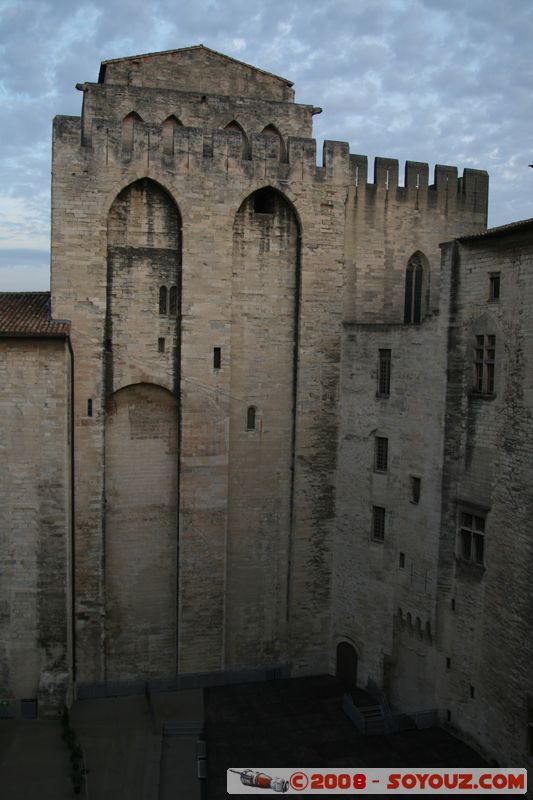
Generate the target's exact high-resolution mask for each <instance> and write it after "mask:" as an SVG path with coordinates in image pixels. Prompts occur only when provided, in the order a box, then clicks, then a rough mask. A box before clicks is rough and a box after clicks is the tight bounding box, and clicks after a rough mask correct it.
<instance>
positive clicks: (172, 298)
mask: <svg viewBox="0 0 533 800" xmlns="http://www.w3.org/2000/svg"><path fill="white" fill-rule="evenodd" d="M176 297H177V295H176V287H175V286H171V287H170V291H169V293H168V298H169V299H168V313H169V315H170V316H171V317H175V316H176Z"/></svg>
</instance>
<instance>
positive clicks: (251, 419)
mask: <svg viewBox="0 0 533 800" xmlns="http://www.w3.org/2000/svg"><path fill="white" fill-rule="evenodd" d="M246 430H247V431H255V406H248V411H247V412H246Z"/></svg>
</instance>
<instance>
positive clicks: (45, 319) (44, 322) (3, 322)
mask: <svg viewBox="0 0 533 800" xmlns="http://www.w3.org/2000/svg"><path fill="white" fill-rule="evenodd" d="M69 333H70V322H67V321H65V320H54V319H52V317H51V316H50V292H0V337H4V338H8V337H16V338H18V337H21V336H22V337H36V338H47V339H48V338H66V337H67V336H68V335H69Z"/></svg>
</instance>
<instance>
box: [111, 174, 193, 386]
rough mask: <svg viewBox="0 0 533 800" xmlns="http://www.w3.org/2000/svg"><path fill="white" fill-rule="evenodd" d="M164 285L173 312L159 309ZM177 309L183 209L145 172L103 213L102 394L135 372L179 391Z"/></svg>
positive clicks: (133, 376)
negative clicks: (171, 294) (171, 291)
mask: <svg viewBox="0 0 533 800" xmlns="http://www.w3.org/2000/svg"><path fill="white" fill-rule="evenodd" d="M163 286H164V287H176V313H175V314H173V315H169V314H167V315H161V314H160V291H161V287H163ZM180 308H181V215H180V212H179V209H178V207H177V205H176V203H175V202H174V200H173V198H172V197H171V196H170V194H169V193H168V192H167V191H166V190H165V189H163V187H162V186H160V185H159V184H158V183H156V182H155V181H153V180H150V179H148V178H143V179H141V180H138V181H135V183H132V184H130V185H129V186H127V187H126V188H125V189H123V190H122V191H121V192H120V193H119V194H118V196H117V197H116V198H115V200H114V202H113V204H112V205H111V208H110V211H109V215H108V221H107V307H106V328H105V354H106V356H105V357H106V370H105V392H106V398H109V397H110V395H111V394H112V393H113V392H114V391H116V390H117V389H119V388H120V387H121V386H125V385H127V384H130V383H135V382H137V381H139V380H140V379H141V376H142V380H149V381H152V382H153V383H158V384H162V385H164V386H168V388H170V389H172V390H173V391H175V392H176V395H177V394H178V390H179V387H178V380H179V378H178V376H179V369H178V358H179V349H180V324H179V323H180ZM159 339H164V340H165V347H164V356H163V357H161V358H160V357H159V356H157V353H158V351H159V346H158V340H159Z"/></svg>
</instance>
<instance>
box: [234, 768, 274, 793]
mask: <svg viewBox="0 0 533 800" xmlns="http://www.w3.org/2000/svg"><path fill="white" fill-rule="evenodd" d="M228 772H234V773H236V774H237V775H240V776H241V783H242V784H244V786H255V787H256V788H258V789H272V791H274V792H286V791H288V789H289V781H288V780H286V779H285V778H272V777H271V776H270V775H266V774H265V773H264V772H257V771H256V770H253V769H244V770H242V771H241V770H238V769H230V770H228Z"/></svg>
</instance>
